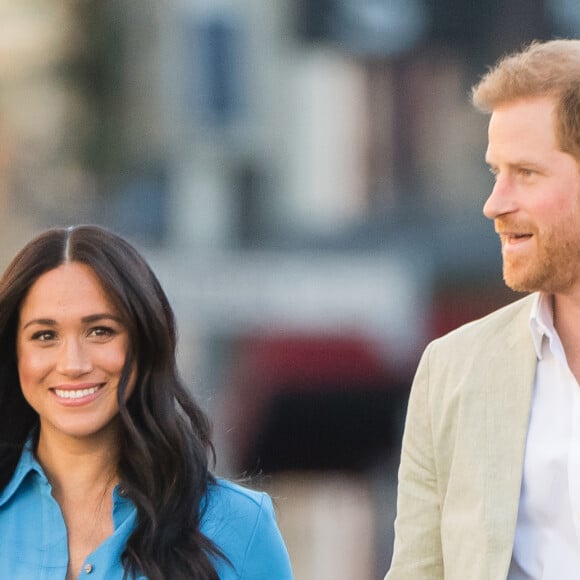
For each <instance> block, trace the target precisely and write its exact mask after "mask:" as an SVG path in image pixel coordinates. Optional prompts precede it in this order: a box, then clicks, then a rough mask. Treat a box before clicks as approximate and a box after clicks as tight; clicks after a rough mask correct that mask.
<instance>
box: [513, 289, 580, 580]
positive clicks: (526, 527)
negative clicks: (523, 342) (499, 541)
mask: <svg viewBox="0 0 580 580" xmlns="http://www.w3.org/2000/svg"><path fill="white" fill-rule="evenodd" d="M530 329H531V333H532V337H533V340H534V344H535V348H536V353H537V356H538V365H537V368H536V376H535V381H534V393H533V398H532V407H531V414H530V423H529V428H528V436H527V441H526V451H525V458H524V471H523V478H522V489H521V495H520V503H519V511H518V519H517V526H516V534H515V541H514V549H513V554H512V561H511V565H510V570H509V573H508V580H578V579H579V578H580V387H579V385H578V382H577V381H576V379H575V377H574V375H573V374H572V371H571V370H570V368H569V367H568V363H567V361H566V355H565V353H564V349H563V347H562V343H561V341H560V338H559V336H558V334H557V333H556V330H555V328H554V324H553V315H552V300H551V299H550V297H549V296H545V295H541V296H540V295H538V298H537V300H536V302H535V304H534V307H533V309H532V312H531V316H530ZM506 388H509V385H506Z"/></svg>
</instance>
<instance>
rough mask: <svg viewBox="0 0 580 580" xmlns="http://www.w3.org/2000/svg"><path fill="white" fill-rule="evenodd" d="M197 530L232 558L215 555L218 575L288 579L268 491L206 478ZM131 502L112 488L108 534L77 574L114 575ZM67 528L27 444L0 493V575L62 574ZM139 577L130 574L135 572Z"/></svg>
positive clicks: (44, 579)
mask: <svg viewBox="0 0 580 580" xmlns="http://www.w3.org/2000/svg"><path fill="white" fill-rule="evenodd" d="M205 499H206V511H205V513H204V516H203V519H202V523H201V531H202V532H203V533H204V534H205V535H206V536H208V537H209V538H210V539H211V540H212V541H213V542H215V544H216V545H217V546H218V547H219V548H221V550H222V551H223V552H224V554H225V555H226V556H227V557H228V558H229V560H230V561H231V563H232V565H230V564H228V563H226V562H223V561H222V560H217V561H215V562H214V563H215V565H216V569H217V571H218V574H219V577H220V579H221V580H234V579H235V580H292V571H291V568H290V561H289V558H288V553H287V551H286V547H285V546H284V542H283V540H282V537H281V535H280V532H279V530H278V526H277V524H276V519H275V515H274V510H273V507H272V502H271V500H270V498H269V496H268V495H266V494H265V493H259V492H255V491H250V490H248V489H245V488H243V487H241V486H239V485H236V484H234V483H231V482H229V481H226V480H221V479H220V480H218V483H217V485H215V486H210V490H209V491H208V494H207V496H206V498H205ZM136 513H137V512H136V509H135V506H134V505H133V503H132V502H131V500H130V499H128V498H125V497H122V494H120V493H119V489H118V488H115V490H114V491H113V527H114V532H113V534H112V535H111V536H110V537H109V538H107V539H106V540H105V541H104V542H103V543H102V544H101V545H100V546H98V547H97V549H96V550H95V551H94V552H92V553H91V554H89V555H88V556H87V558H86V560H85V562H84V564H83V567H82V570H81V573H80V575H79V580H81V579H82V580H121V579H122V578H123V566H122V565H121V554H122V552H123V550H124V547H125V542H126V541H127V538H128V537H129V535H130V534H131V532H132V531H133V529H134V526H135V521H136ZM67 565H68V548H67V533H66V527H65V523H64V520H63V517H62V513H61V510H60V507H59V505H58V504H57V502H56V501H55V499H54V498H53V497H52V493H51V486H50V483H49V482H48V480H47V478H46V475H45V474H44V471H43V470H42V467H41V466H40V465H39V464H38V462H37V461H36V460H35V458H34V455H33V453H32V449H31V444H30V443H29V444H27V446H26V447H25V449H24V451H23V453H22V456H21V457H20V461H19V463H18V466H17V468H16V470H15V472H14V476H13V477H12V480H11V481H10V483H9V484H8V485H7V486H6V488H5V489H4V491H3V492H2V493H1V494H0V578H6V579H8V578H9V579H10V580H31V579H34V580H63V579H64V578H65V575H66V569H67ZM142 579H145V577H144V576H138V577H137V580H142Z"/></svg>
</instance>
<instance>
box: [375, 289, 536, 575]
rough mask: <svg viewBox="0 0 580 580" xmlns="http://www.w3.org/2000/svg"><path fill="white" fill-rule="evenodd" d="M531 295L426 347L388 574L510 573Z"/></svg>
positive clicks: (527, 394) (408, 430)
mask: <svg viewBox="0 0 580 580" xmlns="http://www.w3.org/2000/svg"><path fill="white" fill-rule="evenodd" d="M532 299H533V295H531V296H527V297H526V298H523V299H521V300H518V301H517V302H514V303H513V304H510V305H509V306H506V307H504V308H502V309H501V310H498V311H497V312H494V313H492V314H490V315H489V316H487V317H485V318H483V319H481V320H478V321H475V322H472V323H469V324H467V325H465V326H463V327H461V328H459V329H457V330H455V331H453V332H452V333H450V334H448V335H446V336H444V337H442V338H440V339H437V340H435V341H434V342H432V343H431V344H430V345H429V346H428V347H427V349H426V350H425V352H424V354H423V357H422V359H421V362H420V364H419V367H418V369H417V373H416V376H415V380H414V382H413V387H412V389H411V396H410V399H409V408H408V412H407V420H406V425H405V434H404V437H403V447H402V454H401V465H400V468H399V490H398V499H397V518H396V521H395V546H394V554H393V561H392V564H391V569H390V570H389V572H388V573H387V576H386V579H385V580H443V579H445V580H484V579H485V580H505V579H506V577H507V573H508V569H509V564H510V559H511V553H512V547H513V542H514V535H515V527H516V519H517V512H518V505H519V497H520V487H521V479H522V468H523V460H524V449H525V443H526V434H527V429H528V418H529V414H530V404H531V395H532V390H533V383H534V374H535V369H536V361H537V357H536V353H535V350H534V345H533V341H532V337H531V334H530V329H529V316H530V310H531V306H532Z"/></svg>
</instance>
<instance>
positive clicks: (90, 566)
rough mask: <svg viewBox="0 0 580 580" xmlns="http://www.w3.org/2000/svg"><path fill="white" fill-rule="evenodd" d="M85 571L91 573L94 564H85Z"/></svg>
mask: <svg viewBox="0 0 580 580" xmlns="http://www.w3.org/2000/svg"><path fill="white" fill-rule="evenodd" d="M83 571H84V573H85V574H90V573H91V572H92V571H93V565H92V564H85V565H84V566H83Z"/></svg>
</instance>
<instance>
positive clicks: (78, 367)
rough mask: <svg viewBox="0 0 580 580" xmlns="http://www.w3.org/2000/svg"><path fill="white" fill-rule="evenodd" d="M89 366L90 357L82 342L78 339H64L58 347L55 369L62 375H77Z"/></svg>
mask: <svg viewBox="0 0 580 580" xmlns="http://www.w3.org/2000/svg"><path fill="white" fill-rule="evenodd" d="M91 368H92V365H91V360H90V357H89V356H88V353H87V351H86V349H85V348H84V347H83V345H82V342H81V341H80V340H78V339H67V340H65V341H64V342H63V344H62V346H61V348H60V352H59V357H58V364H57V370H58V371H59V372H60V373H61V374H63V375H70V376H78V375H82V374H85V373H87V372H89V371H90V370H91Z"/></svg>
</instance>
